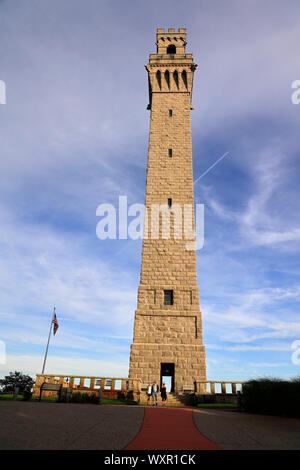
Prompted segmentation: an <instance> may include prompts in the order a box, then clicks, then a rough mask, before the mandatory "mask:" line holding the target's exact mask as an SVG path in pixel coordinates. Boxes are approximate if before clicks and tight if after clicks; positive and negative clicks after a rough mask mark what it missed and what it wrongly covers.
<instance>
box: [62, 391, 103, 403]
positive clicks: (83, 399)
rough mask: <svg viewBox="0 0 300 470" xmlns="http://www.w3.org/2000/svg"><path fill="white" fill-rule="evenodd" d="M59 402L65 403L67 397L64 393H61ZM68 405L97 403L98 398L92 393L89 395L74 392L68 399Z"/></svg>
mask: <svg viewBox="0 0 300 470" xmlns="http://www.w3.org/2000/svg"><path fill="white" fill-rule="evenodd" d="M61 401H64V402H66V401H67V397H66V393H65V392H64V393H62V395H61ZM69 402H70V403H95V404H98V403H99V398H98V397H97V395H96V394H95V393H92V394H91V395H90V394H89V393H80V392H75V393H71V395H70V398H69Z"/></svg>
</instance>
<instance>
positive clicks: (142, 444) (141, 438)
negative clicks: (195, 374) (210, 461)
mask: <svg viewBox="0 0 300 470" xmlns="http://www.w3.org/2000/svg"><path fill="white" fill-rule="evenodd" d="M145 449H147V450H153V449H156V450H178V449H179V450H190V449H191V450H217V449H219V447H218V446H217V445H215V444H214V443H213V442H211V441H210V440H208V439H207V438H206V437H205V436H203V434H200V432H199V431H198V430H197V428H196V426H195V424H194V421H193V410H190V409H178V408H156V407H155V408H151V407H149V408H145V416H144V421H143V425H142V428H141V430H140V432H139V434H138V435H137V437H136V438H135V439H134V440H133V441H132V442H131V443H130V444H129V445H128V446H127V447H126V448H125V450H145Z"/></svg>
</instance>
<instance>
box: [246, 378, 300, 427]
mask: <svg viewBox="0 0 300 470" xmlns="http://www.w3.org/2000/svg"><path fill="white" fill-rule="evenodd" d="M241 409H242V410H243V411H247V412H250V413H260V414H270V415H279V416H290V417H295V418H296V417H298V418H300V379H299V377H298V378H295V379H292V380H282V379H279V378H276V377H275V378H272V377H271V378H268V377H267V378H259V379H255V380H250V381H249V382H247V383H246V384H245V385H244V386H243V393H242V394H241Z"/></svg>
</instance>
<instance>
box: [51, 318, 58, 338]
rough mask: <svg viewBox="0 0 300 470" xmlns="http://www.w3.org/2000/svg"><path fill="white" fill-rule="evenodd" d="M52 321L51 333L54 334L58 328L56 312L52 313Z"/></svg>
mask: <svg viewBox="0 0 300 470" xmlns="http://www.w3.org/2000/svg"><path fill="white" fill-rule="evenodd" d="M52 323H53V334H54V335H55V333H56V332H57V330H58V321H57V318H56V313H55V314H54V315H53V320H52Z"/></svg>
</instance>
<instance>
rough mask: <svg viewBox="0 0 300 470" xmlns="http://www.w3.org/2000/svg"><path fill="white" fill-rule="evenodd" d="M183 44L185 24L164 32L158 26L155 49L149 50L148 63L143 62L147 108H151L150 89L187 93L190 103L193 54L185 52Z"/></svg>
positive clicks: (193, 65) (184, 43)
mask: <svg viewBox="0 0 300 470" xmlns="http://www.w3.org/2000/svg"><path fill="white" fill-rule="evenodd" d="M186 44H187V43H186V29H185V28H179V29H178V31H175V29H174V28H169V29H168V31H167V32H165V30H164V29H163V28H158V29H157V33H156V46H157V53H156V54H150V56H149V63H148V64H147V65H145V67H146V69H147V71H148V76H149V105H148V109H151V104H152V93H189V94H190V103H191V99H192V89H193V77H194V71H195V70H196V68H197V65H196V64H194V60H193V54H186V52H185V47H186ZM191 109H193V106H192V104H191Z"/></svg>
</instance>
